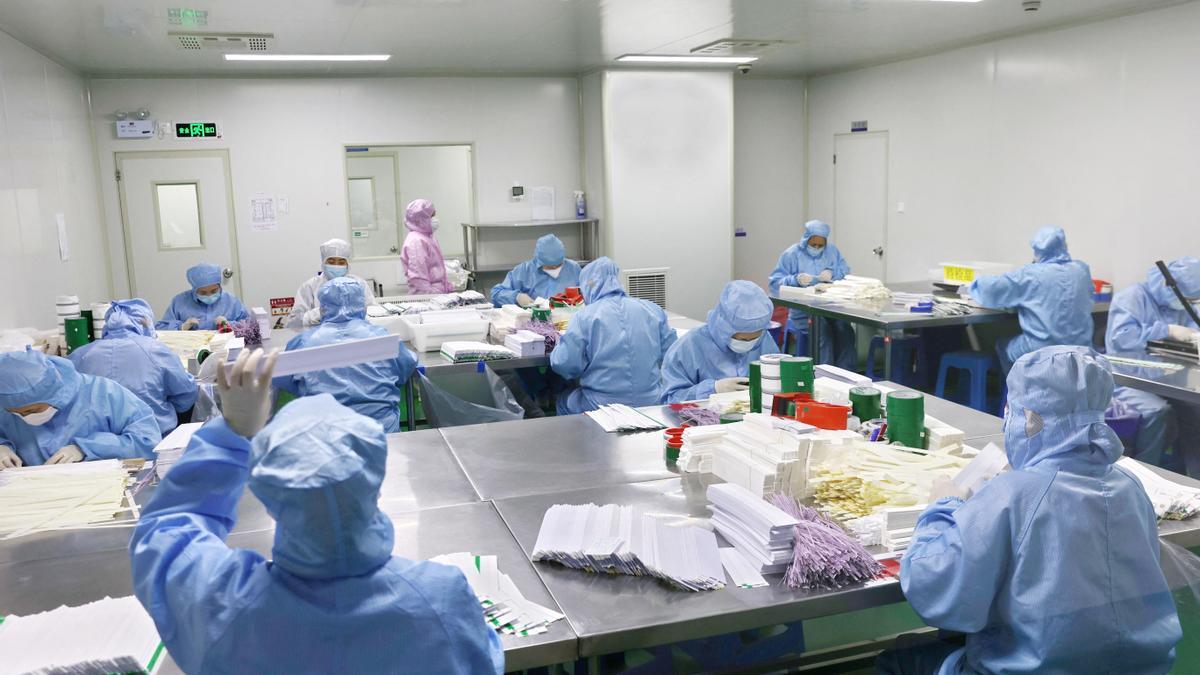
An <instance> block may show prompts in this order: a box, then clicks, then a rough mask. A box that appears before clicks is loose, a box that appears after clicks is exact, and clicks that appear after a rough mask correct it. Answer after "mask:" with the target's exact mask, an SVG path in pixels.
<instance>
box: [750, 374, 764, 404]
mask: <svg viewBox="0 0 1200 675" xmlns="http://www.w3.org/2000/svg"><path fill="white" fill-rule="evenodd" d="M750 412H752V413H760V412H762V364H761V363H759V362H758V361H751V362H750Z"/></svg>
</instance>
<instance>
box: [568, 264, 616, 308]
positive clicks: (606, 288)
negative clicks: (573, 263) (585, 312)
mask: <svg viewBox="0 0 1200 675" xmlns="http://www.w3.org/2000/svg"><path fill="white" fill-rule="evenodd" d="M579 291H580V293H582V294H583V301H584V302H585V303H588V304H591V303H593V302H596V301H597V300H601V299H603V298H607V297H608V296H610V295H626V293H625V289H624V288H622V287H621V268H620V267H617V263H615V262H613V261H612V259H611V258H609V257H608V256H601V257H599V258H596V259H595V260H593V261H592V262H590V263H588V265H587V267H584V268H583V273H582V274H580V275H579Z"/></svg>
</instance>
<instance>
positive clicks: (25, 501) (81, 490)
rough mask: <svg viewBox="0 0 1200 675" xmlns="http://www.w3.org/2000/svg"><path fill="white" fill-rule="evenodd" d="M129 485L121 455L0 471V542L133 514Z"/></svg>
mask: <svg viewBox="0 0 1200 675" xmlns="http://www.w3.org/2000/svg"><path fill="white" fill-rule="evenodd" d="M129 483H130V478H129V472H128V471H126V470H125V468H124V466H123V465H122V463H121V460H118V459H108V460H98V461H94V462H79V463H76V464H54V465H40V466H26V467H21V468H19V469H5V470H3V471H0V540H4V539H15V538H17V537H22V536H25V535H28V534H34V533H37V532H44V531H47V530H55V529H65V528H76V527H85V526H93V525H95V526H102V525H103V524H113V523H115V522H116V521H114V518H115V517H116V516H118V515H121V514H124V513H127V512H134V508H133V507H132V506H128V505H127V501H128V502H129V503H132V499H131V498H129V499H127V497H128V490H127V488H128V486H129ZM123 522H126V523H128V522H131V521H123ZM0 662H2V660H0Z"/></svg>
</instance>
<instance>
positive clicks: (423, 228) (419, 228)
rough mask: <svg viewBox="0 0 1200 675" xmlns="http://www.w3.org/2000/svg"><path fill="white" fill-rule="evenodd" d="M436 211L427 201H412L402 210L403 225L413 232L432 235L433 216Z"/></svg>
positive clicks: (431, 203)
mask: <svg viewBox="0 0 1200 675" xmlns="http://www.w3.org/2000/svg"><path fill="white" fill-rule="evenodd" d="M436 212H437V209H435V208H434V207H433V202H431V201H429V200H428V199H414V200H413V201H411V202H409V204H408V207H407V208H405V209H404V225H405V226H406V227H408V229H410V230H412V231H413V232H420V233H421V234H433V214H434V213H436Z"/></svg>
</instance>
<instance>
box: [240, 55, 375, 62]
mask: <svg viewBox="0 0 1200 675" xmlns="http://www.w3.org/2000/svg"><path fill="white" fill-rule="evenodd" d="M390 58H392V55H391V54H226V55H225V60H226V61H387V60H388V59H390Z"/></svg>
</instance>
